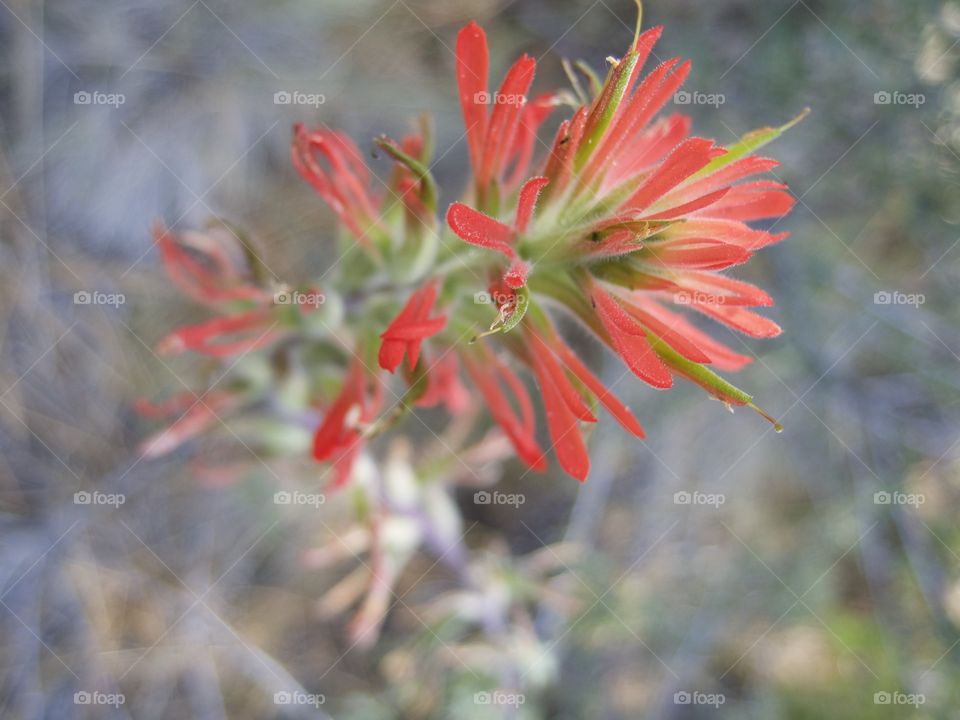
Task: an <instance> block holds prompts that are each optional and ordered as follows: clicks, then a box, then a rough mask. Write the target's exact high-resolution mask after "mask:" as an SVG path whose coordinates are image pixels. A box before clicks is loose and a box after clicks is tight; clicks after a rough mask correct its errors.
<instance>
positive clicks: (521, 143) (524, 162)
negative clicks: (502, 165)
mask: <svg viewBox="0 0 960 720" xmlns="http://www.w3.org/2000/svg"><path fill="white" fill-rule="evenodd" d="M555 98H556V95H554V94H553V93H542V94H541V95H538V96H537V97H535V98H534V99H533V100H531V101H530V102H528V103H527V104H526V105H524V106H523V114H522V115H521V116H520V127H518V128H517V134H516V135H515V136H514V138H513V147H512V148H511V149H510V152H509V154H508V158H509V159H508V162H512V163H513V169H512V170H511V171H510V177H509V178H508V179H507V180H506V182H505V183H504V185H505V186H506V187H508V188H513V187H516V186H517V184H519V182H520V181H521V180H522V179H523V178H524V177H526V175H527V168H529V167H530V160H531V158H532V157H533V149H534V145H535V143H536V142H537V132H538V131H539V129H540V126H541V125H542V124H543V122H544V120H546V119H547V118H548V117H549V116H550V113H552V112H553V109H554V107H556V103H555Z"/></svg>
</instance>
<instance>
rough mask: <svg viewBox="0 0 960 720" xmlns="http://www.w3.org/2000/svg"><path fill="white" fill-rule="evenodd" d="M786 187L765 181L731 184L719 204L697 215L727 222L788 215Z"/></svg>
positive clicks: (789, 201)
mask: <svg viewBox="0 0 960 720" xmlns="http://www.w3.org/2000/svg"><path fill="white" fill-rule="evenodd" d="M786 188H787V186H786V185H783V184H781V183H776V182H769V181H764V180H761V181H757V182H750V183H744V184H742V185H734V186H733V187H732V188H731V190H730V192H729V193H727V195H726V196H725V197H724V198H723V200H722V201H720V202H718V203H716V204H715V205H713V206H711V207H709V208H707V209H705V210H703V211H702V212H701V213H700V215H702V216H704V217H711V218H723V219H727V220H745V221H748V220H764V219H767V218H777V217H782V216H783V215H786V214H787V213H788V212H790V210H791V208H793V205H794V202H795V201H794V199H793V196H792V195H791V194H790V193H788V192H783V191H784V190H786Z"/></svg>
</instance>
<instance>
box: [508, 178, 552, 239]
mask: <svg viewBox="0 0 960 720" xmlns="http://www.w3.org/2000/svg"><path fill="white" fill-rule="evenodd" d="M548 182H550V179H549V178H545V177H535V178H530V179H529V180H527V182H526V183H524V185H523V187H522V188H521V189H520V197H519V198H518V199H517V219H516V222H514V227H515V228H516V230H517V232H518V233H524V232H526V230H527V225H529V224H530V218H532V217H533V210H534V206H535V205H536V204H537V198H538V197H540V191H541V190H542V189H543V187H544V186H545V185H546V184H547V183H548Z"/></svg>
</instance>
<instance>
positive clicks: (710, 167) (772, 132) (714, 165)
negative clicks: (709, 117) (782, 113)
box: [693, 108, 810, 178]
mask: <svg viewBox="0 0 960 720" xmlns="http://www.w3.org/2000/svg"><path fill="white" fill-rule="evenodd" d="M808 114H810V108H805V109H804V110H803V112H802V113H800V114H799V115H797V116H796V117H795V118H794V119H793V120H791V121H790V122H788V123H787V124H786V125H781V126H780V127H765V128H760V129H758V130H752V131H750V132H748V133H747V134H746V135H744V136H743V137H742V138H740V140H739V141H738V142H736V143H734V144H733V145H731V146H729V147H728V148H727V153H726V155H721V156H720V157H717V158H714V159H713V160H711V161H710V162H709V163H708V164H707V166H706V167H704V168H703V169H702V170H701V171H700V172H698V173H696V174H695V175H693V177H695V178H698V177H703V176H704V175H709V174H710V173H713V172H716V171H717V170H719V169H720V168H722V167H725V166H727V165H729V164H730V163H732V162H734V161H736V160H739V159H740V158H742V157H746V156H747V155H750V154H751V153H753V152H754V151H755V150H759V149H760V148H762V147H763V146H764V145H766V144H767V143H770V142H773V141H774V140H776V139H777V138H778V137H780V136H781V135H783V133H785V132H786V131H787V130H789V129H790V128H792V127H793V126H794V125H796V124H797V123H798V122H800V121H801V120H803V119H804V118H805V117H806V116H807V115H808Z"/></svg>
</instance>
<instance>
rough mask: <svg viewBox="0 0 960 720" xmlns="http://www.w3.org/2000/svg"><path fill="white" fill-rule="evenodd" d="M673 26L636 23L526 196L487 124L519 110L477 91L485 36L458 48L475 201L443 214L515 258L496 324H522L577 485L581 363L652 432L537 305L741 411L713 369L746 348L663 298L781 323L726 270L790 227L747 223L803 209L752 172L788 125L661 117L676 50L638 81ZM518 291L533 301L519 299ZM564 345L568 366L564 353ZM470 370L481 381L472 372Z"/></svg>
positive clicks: (634, 368) (583, 462) (748, 330)
mask: <svg viewBox="0 0 960 720" xmlns="http://www.w3.org/2000/svg"><path fill="white" fill-rule="evenodd" d="M661 32H662V30H661V28H654V29H652V30H648V31H647V32H645V33H643V34H640V33H639V32H638V34H637V37H636V38H635V40H634V43H633V45H632V46H631V47H630V49H629V50H628V52H627V53H626V54H625V55H624V56H623V57H621V58H620V59H618V60H615V61H612V63H611V68H610V71H609V73H608V75H607V78H606V81H605V82H604V83H603V84H602V86H600V87H599V88H598V89H597V91H596V93H595V95H594V97H593V98H592V100H591V99H587V98H583V102H582V104H581V105H580V106H579V107H577V108H576V109H575V111H574V113H573V117H572V118H571V119H570V120H565V121H563V122H562V123H561V125H560V129H559V131H558V132H557V135H556V138H555V140H554V142H553V146H552V148H551V150H550V153H549V155H548V156H547V157H546V159H545V160H544V164H543V167H542V169H541V170H540V172H539V173H538V174H537V175H536V176H535V177H532V178H531V179H530V180H529V181H528V182H527V183H526V184H525V185H524V186H523V187H522V188H521V189H520V190H519V192H516V193H509V188H502V186H501V185H499V184H498V182H497V181H498V180H499V179H500V178H499V177H498V176H496V174H495V173H494V174H491V172H490V169H491V168H499V167H500V163H499V159H500V158H501V156H502V152H503V146H502V145H501V144H498V143H497V139H498V138H500V137H501V136H500V134H498V132H493V131H492V130H491V128H492V124H493V122H494V118H495V117H500V119H501V121H502V122H503V123H505V124H509V123H511V122H514V121H516V118H517V117H518V116H516V115H507V114H505V113H501V114H500V116H497V109H496V108H495V110H494V113H493V115H491V116H487V115H486V113H485V108H483V107H480V106H479V104H478V103H477V102H476V101H475V98H477V97H482V98H484V99H486V98H487V95H486V85H485V77H486V76H485V72H486V64H487V49H486V42H485V37H484V35H483V33H482V31H480V30H479V28H477V27H476V25H474V24H471V25H468V26H467V27H466V28H464V29H463V30H462V31H461V33H460V36H459V38H458V43H457V69H458V70H457V81H458V84H459V86H460V100H461V106H462V108H463V114H464V122H465V123H466V125H467V137H468V141H469V145H470V155H471V165H472V166H473V168H474V184H473V187H474V192H473V203H472V205H473V207H471V203H469V202H468V203H466V204H464V203H454V204H453V205H451V206H450V209H449V211H448V213H447V224H448V226H449V227H450V229H451V230H452V231H453V232H454V233H455V234H456V235H457V236H459V237H460V238H461V239H462V240H464V241H465V242H467V243H469V244H471V245H474V246H478V247H481V248H485V249H488V250H494V251H495V252H497V253H499V254H500V255H502V256H503V257H504V258H505V259H506V263H505V264H501V265H500V266H499V268H500V269H499V271H498V272H499V278H500V280H499V281H496V282H494V283H493V286H492V287H493V288H495V289H494V290H493V291H492V294H493V295H494V296H495V297H498V300H497V306H498V309H499V310H500V313H499V316H498V318H497V322H495V325H494V327H495V328H496V327H498V326H499V327H500V328H501V329H502V331H503V332H509V333H510V335H509V337H510V338H511V340H510V341H509V342H507V341H506V339H505V343H506V345H507V347H508V348H509V349H510V350H511V351H512V352H513V353H514V354H515V355H516V356H517V357H518V359H519V360H520V361H521V362H524V363H525V364H527V365H528V366H529V367H530V368H531V370H532V372H533V374H534V377H535V378H536V380H537V384H538V385H539V387H540V390H541V393H542V396H543V402H544V407H545V410H546V418H547V426H548V429H549V431H550V437H551V439H552V441H553V447H554V449H555V450H556V453H557V456H558V458H559V460H560V463H561V465H562V466H563V467H564V469H565V470H567V472H569V473H570V474H571V475H573V476H574V477H577V478H578V479H581V480H582V479H584V477H585V476H586V473H587V469H588V467H589V462H588V460H587V455H586V451H585V449H584V446H583V442H582V440H581V438H580V431H579V423H580V422H593V421H594V420H595V418H593V416H592V414H591V412H590V410H589V408H588V407H587V406H586V405H585V404H584V398H583V396H582V395H581V392H582V390H581V389H578V388H577V387H576V386H574V385H572V384H571V383H570V379H569V374H570V373H573V374H574V375H576V376H577V377H578V379H579V380H580V382H581V383H582V386H586V388H588V389H589V390H590V391H591V392H592V393H594V394H595V395H596V396H597V399H599V400H600V402H601V403H603V404H605V405H606V406H607V407H608V409H610V410H611V412H613V413H614V415H615V416H617V417H618V419H620V420H621V422H622V423H623V424H624V425H625V426H626V427H628V429H630V430H631V431H633V432H635V433H637V434H640V433H641V432H642V431H640V428H639V425H637V424H636V421H635V420H634V419H633V417H632V416H631V415H630V414H629V412H628V411H627V410H626V408H624V407H623V406H622V405H620V404H619V403H618V402H616V401H615V399H614V398H612V396H611V395H610V393H609V391H607V390H606V389H605V388H604V387H603V386H602V385H600V383H599V381H597V380H596V378H594V377H593V376H592V375H591V376H587V375H586V374H585V373H586V372H588V371H586V368H585V367H584V366H583V365H582V364H581V363H579V361H577V360H576V356H575V355H574V354H573V353H572V351H570V350H569V348H568V347H567V346H566V345H564V344H563V343H562V341H560V340H559V336H558V335H557V333H556V332H555V330H554V329H553V326H552V323H551V321H550V320H549V318H548V316H547V315H546V314H545V313H544V312H542V311H541V310H540V309H539V304H540V302H541V300H549V301H550V302H551V304H553V305H555V306H559V307H561V308H565V309H566V310H567V311H568V312H569V313H570V314H571V315H572V316H574V317H576V318H577V319H579V320H580V321H581V322H582V323H583V324H584V325H585V326H586V327H587V328H589V329H590V330H591V331H592V332H593V334H594V335H595V336H596V337H597V338H598V339H599V340H600V341H601V342H603V343H604V344H605V345H607V346H608V347H610V349H612V350H613V351H614V352H615V353H616V354H617V355H619V356H620V358H621V359H622V360H623V362H624V363H625V364H626V366H627V367H628V368H629V370H630V371H631V372H632V373H633V374H634V375H636V376H637V377H639V378H640V379H642V380H643V381H644V382H646V383H648V384H649V385H651V386H653V387H655V388H668V387H670V386H671V385H672V384H673V376H674V375H679V376H681V377H685V378H687V379H690V380H692V381H693V382H696V383H698V384H700V385H701V386H703V387H704V388H706V389H707V390H709V391H710V392H711V393H712V394H713V395H714V396H715V397H717V398H719V399H721V400H723V401H724V402H727V403H728V404H735V405H750V406H751V407H753V404H752V400H751V398H750V396H748V395H747V394H746V393H743V392H742V391H740V390H738V389H737V388H735V387H733V386H732V385H730V384H729V383H727V382H726V381H724V380H722V379H721V378H719V377H718V376H716V375H715V374H714V373H713V372H712V371H711V370H709V369H708V368H707V367H705V366H706V365H709V364H713V365H715V366H716V367H718V368H720V369H738V368H740V367H742V366H743V365H744V364H746V363H748V362H749V358H747V357H745V356H743V355H740V354H738V353H736V352H734V351H732V350H730V349H729V348H726V347H724V346H723V345H721V344H720V343H718V342H716V341H715V340H713V339H711V338H710V337H709V336H707V335H706V334H705V333H704V332H702V331H701V330H699V329H697V328H696V327H695V326H694V325H692V324H691V323H690V322H689V321H688V320H687V319H686V318H685V317H683V315H682V314H678V313H676V312H673V311H671V310H668V309H667V306H669V305H675V306H678V307H679V308H680V309H681V310H684V311H694V312H698V313H700V314H702V315H705V316H707V317H710V318H712V319H714V320H716V321H718V322H721V323H723V324H725V325H727V326H728V327H731V328H733V329H735V330H738V331H740V332H743V333H745V334H748V335H752V336H755V337H772V336H774V335H776V334H778V333H779V332H780V329H779V327H778V326H777V325H776V324H775V323H773V322H772V321H770V320H768V319H766V318H763V317H762V316H760V315H757V314H755V313H753V312H752V311H750V310H748V309H746V308H747V307H748V306H750V305H769V304H771V302H770V299H769V297H768V296H767V295H766V294H765V293H763V291H761V290H759V289H758V288H755V287H753V286H751V285H748V284H746V283H742V282H739V281H736V280H732V279H729V278H726V277H724V276H722V275H720V274H718V271H720V270H724V269H726V268H729V267H732V266H734V265H738V264H741V263H743V262H746V261H747V260H749V258H750V257H751V256H752V254H753V252H754V251H756V250H758V249H759V248H761V247H765V246H766V245H770V244H772V243H775V242H778V241H780V240H782V239H784V238H785V237H786V233H781V234H777V235H774V234H771V233H768V232H764V231H762V230H757V229H753V228H751V227H749V226H748V225H746V222H748V221H752V220H762V219H767V218H775V217H780V216H782V215H784V214H785V213H787V212H788V211H789V210H790V208H791V207H792V205H793V198H792V196H791V195H789V193H788V192H786V187H785V186H784V185H782V184H781V183H777V182H772V181H768V180H748V178H751V177H752V176H755V175H757V174H759V173H763V172H767V171H769V170H772V169H773V168H775V167H776V165H777V163H776V161H774V160H770V159H767V158H763V157H759V156H756V155H753V154H751V153H752V152H753V151H754V150H755V149H756V148H758V147H760V146H761V145H762V144H764V143H765V142H768V141H769V140H771V139H773V138H774V137H776V136H777V135H779V134H780V133H781V132H782V131H783V130H784V129H785V128H786V127H787V126H785V127H784V128H778V129H767V130H762V131H758V132H757V133H753V134H751V135H750V136H747V137H746V138H744V140H742V141H741V142H739V143H737V144H736V145H734V146H732V147H731V148H724V147H721V146H719V145H717V144H716V143H715V142H714V141H712V140H709V139H705V138H699V137H689V132H690V127H691V123H690V120H689V119H688V118H686V117H683V116H680V115H669V116H666V117H663V118H660V119H658V118H657V116H658V114H659V113H660V111H661V110H662V109H663V108H664V106H665V105H666V104H667V102H668V101H669V100H670V98H671V97H673V95H674V93H675V92H676V91H677V90H678V89H679V87H680V86H681V85H682V83H683V81H684V80H685V79H686V77H687V75H688V73H689V71H690V63H689V62H684V63H681V62H680V61H679V60H677V59H673V60H668V61H666V62H664V63H662V64H661V65H660V66H658V67H657V68H655V69H654V70H653V71H652V72H651V73H650V74H649V75H647V76H646V77H645V78H643V79H641V68H642V66H643V64H644V62H645V61H646V59H647V58H648V57H649V56H650V54H651V52H652V49H653V46H654V44H655V43H656V41H657V40H658V39H659V37H660V34H661ZM527 67H528V62H527V60H526V59H525V58H522V59H521V60H520V61H518V63H517V65H515V66H514V70H512V71H511V73H508V76H507V79H506V80H505V81H504V85H503V86H502V88H501V93H506V92H508V91H516V90H518V89H519V88H521V87H524V86H525V85H527V84H528V83H527V81H526V77H527ZM529 67H530V73H531V74H532V65H530V66H529ZM518 68H520V69H518ZM521 69H522V72H521ZM514 71H516V72H514ZM515 76H516V77H515ZM519 77H522V79H523V82H520V80H519V79H518V78H519ZM521 122H522V121H521ZM508 137H512V136H510V135H509V134H508ZM478 168H479V170H478ZM744 180H747V181H746V182H744ZM504 189H506V190H507V191H508V192H507V193H503V192H501V191H502V190H504ZM511 199H512V200H513V201H514V202H515V203H516V206H515V207H516V210H515V219H514V221H513V224H512V225H507V224H506V223H505V222H503V221H502V220H501V219H500V218H501V217H502V216H503V215H504V214H506V213H505V211H506V210H509V208H510V202H509V201H510V200H511ZM538 199H539V201H540V202H539V203H537V200H538ZM495 257H496V256H493V257H492V260H493V262H494V263H496V260H495ZM520 289H523V290H524V294H523V297H522V298H519V296H516V295H515V294H514V295H511V292H513V291H517V290H520ZM498 293H499V294H498ZM521 299H522V302H519V300H521ZM548 339H549V340H548ZM554 353H555V354H556V355H558V356H559V357H560V358H561V359H562V360H564V361H566V362H565V363H558V362H556V360H555V359H554V358H553V354H554ZM465 354H469V352H468V353H465ZM469 367H471V366H470V364H469V363H468V368H469ZM472 374H473V375H474V376H475V380H476V379H477V378H476V375H477V373H476V371H474V372H473V373H472ZM485 382H486V386H481V390H482V391H483V393H484V395H485V396H486V397H487V399H488V402H491V405H493V404H499V398H497V397H495V398H494V399H493V400H492V401H491V399H490V398H491V393H490V392H489V387H490V381H489V380H486V381H485ZM582 386H581V387H582ZM492 410H493V414H494V417H495V419H497V420H498V422H500V424H501V425H502V426H503V427H504V430H505V432H506V433H507V435H508V436H509V437H510V438H511V439H512V440H514V444H515V446H516V447H517V452H518V454H519V455H520V456H521V458H523V459H524V460H525V461H526V462H527V464H528V465H530V466H531V467H537V463H535V462H533V461H532V460H533V456H532V454H531V453H530V452H529V442H528V441H529V439H530V438H532V434H529V433H527V434H526V435H521V434H520V433H518V431H517V423H516V422H515V420H514V418H512V417H511V416H509V415H508V414H507V413H505V412H504V410H503V409H502V408H500V409H497V408H492ZM517 438H520V440H522V442H518V440H517Z"/></svg>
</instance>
